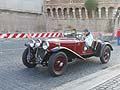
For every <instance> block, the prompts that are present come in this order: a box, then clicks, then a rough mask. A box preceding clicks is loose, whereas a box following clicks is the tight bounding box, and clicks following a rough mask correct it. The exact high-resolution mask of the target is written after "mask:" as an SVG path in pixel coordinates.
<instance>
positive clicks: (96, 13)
mask: <svg viewBox="0 0 120 90" xmlns="http://www.w3.org/2000/svg"><path fill="white" fill-rule="evenodd" d="M98 10H99V9H98V8H96V9H95V18H99V11H98Z"/></svg>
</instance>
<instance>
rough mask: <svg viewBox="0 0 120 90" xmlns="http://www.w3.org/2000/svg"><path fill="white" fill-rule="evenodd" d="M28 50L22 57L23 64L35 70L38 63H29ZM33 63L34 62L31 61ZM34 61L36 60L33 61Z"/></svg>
mask: <svg viewBox="0 0 120 90" xmlns="http://www.w3.org/2000/svg"><path fill="white" fill-rule="evenodd" d="M28 50H29V49H28V48H26V49H25V51H24V52H23V55H22V62H23V64H24V65H25V66H26V67H28V68H34V67H35V66H36V63H35V62H31V63H30V62H28V61H27V55H28ZM33 59H34V58H33ZM31 61H32V60H31ZM33 61H34V60H33Z"/></svg>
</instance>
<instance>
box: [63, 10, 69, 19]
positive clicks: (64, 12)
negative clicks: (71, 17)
mask: <svg viewBox="0 0 120 90" xmlns="http://www.w3.org/2000/svg"><path fill="white" fill-rule="evenodd" d="M63 15H64V18H67V17H68V14H67V8H64V9H63Z"/></svg>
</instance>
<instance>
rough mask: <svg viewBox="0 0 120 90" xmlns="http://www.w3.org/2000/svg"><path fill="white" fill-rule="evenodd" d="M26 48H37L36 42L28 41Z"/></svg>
mask: <svg viewBox="0 0 120 90" xmlns="http://www.w3.org/2000/svg"><path fill="white" fill-rule="evenodd" d="M25 46H30V47H34V46H35V40H30V41H28V42H27V43H25Z"/></svg>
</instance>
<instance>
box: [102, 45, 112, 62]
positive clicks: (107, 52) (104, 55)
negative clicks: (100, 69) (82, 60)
mask: <svg viewBox="0 0 120 90" xmlns="http://www.w3.org/2000/svg"><path fill="white" fill-rule="evenodd" d="M110 56H111V49H110V47H109V46H105V47H104V48H103V51H102V55H101V57H100V60H101V62H102V63H103V64H105V63H107V62H108V61H109V59H110Z"/></svg>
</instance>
